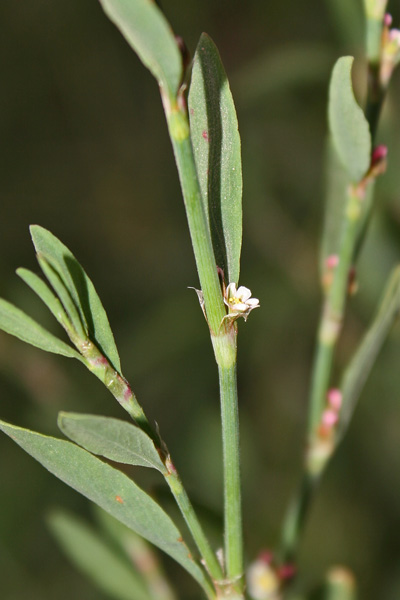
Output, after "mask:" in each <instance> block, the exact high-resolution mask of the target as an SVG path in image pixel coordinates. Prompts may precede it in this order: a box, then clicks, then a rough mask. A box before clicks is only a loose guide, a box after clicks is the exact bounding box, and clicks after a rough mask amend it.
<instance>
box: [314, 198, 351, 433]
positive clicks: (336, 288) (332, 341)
mask: <svg viewBox="0 0 400 600" xmlns="http://www.w3.org/2000/svg"><path fill="white" fill-rule="evenodd" d="M359 204H360V199H359V198H358V197H357V194H356V190H355V189H353V187H351V188H350V189H349V196H348V202H347V209H346V215H345V220H344V223H343V229H342V236H341V243H340V251H339V256H338V258H339V262H338V265H337V267H336V268H335V272H334V277H333V281H332V285H331V287H330V289H329V290H328V292H327V294H326V298H325V302H324V307H323V311H322V315H321V321H320V326H319V330H318V339H317V348H316V353H315V358H314V366H313V371H312V380H311V395H310V413H309V414H310V419H309V427H308V438H309V442H311V443H312V439H313V438H314V437H315V435H316V430H317V428H318V426H319V424H320V421H321V415H322V412H323V410H324V407H325V403H326V394H327V391H328V387H329V380H330V374H331V370H332V362H333V356H334V351H335V347H336V342H337V339H338V336H339V333H340V330H341V326H342V320H343V314H344V308H345V302H346V295H347V287H348V276H349V271H350V268H351V264H352V260H353V254H354V249H355V245H356V240H357V233H358V230H359V222H360V217H361V211H360V206H359Z"/></svg>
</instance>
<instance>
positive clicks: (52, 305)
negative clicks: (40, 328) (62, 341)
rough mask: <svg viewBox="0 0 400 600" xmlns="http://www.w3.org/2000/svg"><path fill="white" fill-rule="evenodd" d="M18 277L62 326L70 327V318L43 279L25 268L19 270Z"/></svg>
mask: <svg viewBox="0 0 400 600" xmlns="http://www.w3.org/2000/svg"><path fill="white" fill-rule="evenodd" d="M17 275H18V276H19V277H21V279H22V280H23V281H24V282H25V283H26V284H27V285H29V287H30V288H31V289H32V290H33V291H34V292H35V293H36V294H37V295H38V296H39V298H40V299H41V301H42V302H43V303H44V304H45V305H46V306H47V308H48V309H49V310H50V312H51V313H52V315H53V316H54V317H55V318H56V319H57V321H58V322H59V323H60V325H62V326H63V327H65V326H66V325H68V317H67V315H66V313H65V310H64V308H63V306H62V304H61V302H60V300H59V299H58V298H57V297H56V296H55V295H54V294H53V292H52V291H51V290H50V288H49V287H48V285H47V284H46V283H45V282H44V281H43V279H41V278H40V277H39V276H38V275H36V273H32V271H29V269H23V268H20V269H17Z"/></svg>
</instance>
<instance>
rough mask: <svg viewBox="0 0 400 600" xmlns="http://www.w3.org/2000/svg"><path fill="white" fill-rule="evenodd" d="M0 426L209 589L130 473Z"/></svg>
mask: <svg viewBox="0 0 400 600" xmlns="http://www.w3.org/2000/svg"><path fill="white" fill-rule="evenodd" d="M0 429H1V430H3V431H4V433H6V434H7V435H8V436H10V437H11V438H12V439H13V440H14V441H15V442H16V443H17V444H18V445H19V446H21V448H23V449H24V450H25V451H26V452H27V453H28V454H30V455H31V456H33V457H34V458H35V459H36V460H37V461H39V462H40V463H41V464H42V465H43V466H44V467H45V468H46V469H47V470H48V471H50V473H53V474H54V475H55V476H56V477H58V478H59V479H61V481H64V483H66V484H67V485H69V486H70V487H72V488H73V489H75V490H77V491H78V492H80V493H81V494H82V495H83V496H86V498H89V500H92V501H93V502H95V503H96V504H98V505H99V506H101V508H103V509H104V510H106V511H107V512H109V513H110V514H111V515H112V516H114V517H115V518H116V519H118V520H119V521H121V522H122V523H124V524H125V525H127V526H128V527H130V528H131V529H133V531H136V533H138V534H139V535H141V536H142V537H144V538H145V539H147V540H148V541H149V542H151V543H152V544H154V545H155V546H158V548H161V550H163V551H164V552H166V553H167V554H169V555H170V556H172V558H174V559H175V560H176V561H177V562H178V563H179V564H181V565H182V566H183V567H184V568H185V569H186V570H187V571H188V572H189V573H190V574H191V575H192V577H193V578H194V579H195V580H196V581H197V582H198V583H199V584H200V585H201V586H202V587H203V588H204V589H207V590H208V589H209V584H208V581H207V579H206V576H205V574H204V572H203V570H202V569H201V568H200V567H199V565H198V564H197V563H196V562H195V561H194V560H193V558H192V556H191V555H190V553H189V550H188V548H187V546H186V544H185V543H184V542H183V539H182V535H181V533H180V532H179V530H178V529H177V527H176V525H175V524H174V523H173V522H172V520H171V519H170V517H169V516H168V515H167V514H166V513H165V512H164V511H163V510H162V508H161V507H160V506H159V505H158V504H157V503H156V502H155V501H154V500H153V499H152V498H150V496H149V495H148V494H146V493H145V492H144V491H143V490H142V489H140V487H138V486H137V485H136V484H135V483H134V482H133V481H132V480H131V479H129V477H127V476H126V475H125V474H124V473H121V472H120V471H118V470H117V469H114V468H113V467H111V466H110V465H108V464H106V463H104V462H102V461H101V460H100V459H99V458H97V457H96V456H93V455H92V454H90V453H89V452H87V451H86V450H84V449H83V448H80V447H79V446H76V445H75V444H73V443H72V442H67V441H64V440H59V439H57V438H53V437H49V436H46V435H42V434H39V433H36V432H34V431H30V430H28V429H23V428H21V427H16V426H15V425H11V424H9V423H5V422H4V421H0Z"/></svg>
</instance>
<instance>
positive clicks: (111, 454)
mask: <svg viewBox="0 0 400 600" xmlns="http://www.w3.org/2000/svg"><path fill="white" fill-rule="evenodd" d="M58 426H59V428H60V429H61V431H62V432H63V433H64V434H65V435H66V436H67V437H69V439H70V440H72V441H73V442H75V443H76V444H79V446H82V447H83V448H85V449H86V450H88V451H89V452H92V453H93V454H97V455H100V456H104V458H108V459H109V460H113V461H115V462H119V463H124V464H128V465H138V466H142V467H151V468H153V469H157V470H158V471H160V472H161V473H163V474H164V475H166V474H167V469H166V468H165V466H164V464H163V463H162V461H161V459H160V456H159V454H158V452H157V450H156V449H155V447H154V443H153V441H152V440H151V438H150V437H149V436H148V435H147V433H145V432H144V431H142V430H141V429H139V428H138V427H136V425H133V424H132V423H128V422H127V421H121V420H120V419H113V418H111V417H99V416H96V415H83V414H78V413H65V412H61V413H60V414H59V416H58Z"/></svg>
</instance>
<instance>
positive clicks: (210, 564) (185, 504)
mask: <svg viewBox="0 0 400 600" xmlns="http://www.w3.org/2000/svg"><path fill="white" fill-rule="evenodd" d="M166 466H167V469H168V472H169V475H168V476H167V477H166V478H165V480H166V482H167V483H168V485H169V488H170V490H171V492H172V494H173V496H174V498H175V500H176V503H177V504H178V506H179V508H180V510H181V512H182V515H183V517H184V519H185V521H186V523H187V526H188V527H189V530H190V533H191V534H192V537H193V539H194V541H195V542H196V545H197V548H198V550H199V552H200V554H201V556H202V558H203V560H204V563H205V565H206V567H207V571H208V573H209V574H210V576H211V578H212V579H213V581H214V582H218V581H221V580H223V578H224V575H223V572H222V568H221V565H220V564H219V562H218V560H217V557H216V555H215V554H214V552H213V550H212V549H211V546H210V544H209V542H208V540H207V538H206V536H205V535H204V531H203V529H202V527H201V525H200V522H199V520H198V519H197V516H196V513H195V512H194V509H193V506H192V504H191V502H190V500H189V497H188V495H187V493H186V490H185V488H184V487H183V485H182V481H181V480H180V477H179V475H178V472H177V471H176V469H175V467H174V465H173V464H172V462H171V461H169V460H167V462H166Z"/></svg>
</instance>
